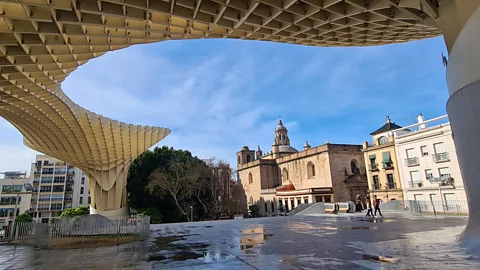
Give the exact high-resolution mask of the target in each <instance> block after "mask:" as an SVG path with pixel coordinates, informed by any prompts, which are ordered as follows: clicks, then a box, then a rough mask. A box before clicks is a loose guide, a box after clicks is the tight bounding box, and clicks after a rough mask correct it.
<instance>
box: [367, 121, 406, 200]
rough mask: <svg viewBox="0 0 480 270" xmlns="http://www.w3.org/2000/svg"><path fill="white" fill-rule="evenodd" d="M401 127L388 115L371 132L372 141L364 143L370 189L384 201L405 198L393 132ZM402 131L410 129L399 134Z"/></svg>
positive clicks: (371, 193)
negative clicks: (381, 123)
mask: <svg viewBox="0 0 480 270" xmlns="http://www.w3.org/2000/svg"><path fill="white" fill-rule="evenodd" d="M400 128H401V126H399V125H397V124H395V123H393V122H392V121H391V120H390V117H388V116H387V119H386V123H385V124H384V125H383V126H381V127H380V128H379V129H377V130H376V131H374V132H372V133H370V135H371V136H372V142H370V143H369V142H364V143H363V149H362V151H363V152H364V155H365V166H366V168H367V179H368V186H369V190H368V191H369V193H370V195H372V196H374V195H376V196H377V198H378V199H381V200H382V201H383V202H388V201H390V200H403V194H402V185H401V181H400V176H399V173H398V161H397V156H396V153H395V136H394V134H393V130H396V129H400ZM402 132H407V133H408V130H404V131H399V134H400V133H402Z"/></svg>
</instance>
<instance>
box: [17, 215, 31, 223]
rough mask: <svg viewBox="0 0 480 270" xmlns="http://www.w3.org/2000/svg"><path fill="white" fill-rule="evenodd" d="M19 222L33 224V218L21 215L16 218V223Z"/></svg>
mask: <svg viewBox="0 0 480 270" xmlns="http://www.w3.org/2000/svg"><path fill="white" fill-rule="evenodd" d="M17 222H33V218H32V217H31V216H29V215H27V214H21V215H19V216H17V217H16V218H15V223H17Z"/></svg>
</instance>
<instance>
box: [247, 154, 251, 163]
mask: <svg viewBox="0 0 480 270" xmlns="http://www.w3.org/2000/svg"><path fill="white" fill-rule="evenodd" d="M248 162H250V155H247V163H248Z"/></svg>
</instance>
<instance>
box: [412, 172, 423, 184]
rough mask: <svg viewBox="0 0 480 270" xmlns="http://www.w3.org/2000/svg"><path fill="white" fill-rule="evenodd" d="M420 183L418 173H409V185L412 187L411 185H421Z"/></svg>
mask: <svg viewBox="0 0 480 270" xmlns="http://www.w3.org/2000/svg"><path fill="white" fill-rule="evenodd" d="M421 182H422V181H421V180H420V173H419V172H418V171H411V172H410V183H411V185H412V187H413V185H415V184H418V183H421Z"/></svg>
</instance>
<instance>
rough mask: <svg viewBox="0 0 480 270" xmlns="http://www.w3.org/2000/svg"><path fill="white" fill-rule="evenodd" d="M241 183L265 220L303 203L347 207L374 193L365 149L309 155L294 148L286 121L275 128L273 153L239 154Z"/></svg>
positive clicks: (327, 149) (327, 148)
mask: <svg viewBox="0 0 480 270" xmlns="http://www.w3.org/2000/svg"><path fill="white" fill-rule="evenodd" d="M237 173H238V180H239V182H240V183H241V184H242V186H243V188H244V190H245V194H246V196H247V201H248V205H253V204H256V205H258V206H259V207H260V212H261V214H262V215H263V216H272V215H277V214H278V208H279V207H280V206H281V207H282V208H283V209H285V210H287V211H291V210H293V209H295V208H296V207H297V206H298V205H300V204H303V203H315V202H346V201H349V200H354V199H355V196H356V195H357V194H361V195H362V196H363V197H365V195H366V194H367V191H368V182H367V178H366V170H365V161H364V154H363V152H362V146H361V145H349V144H331V143H328V142H326V143H325V144H323V145H320V146H317V147H311V146H310V145H309V143H308V141H307V142H305V145H304V147H303V151H298V150H297V149H295V148H293V147H292V146H291V145H290V139H289V137H288V130H287V128H286V127H285V126H284V125H283V123H282V120H280V121H279V122H278V126H277V128H276V129H275V139H274V142H273V145H272V151H271V152H269V153H263V152H262V150H261V149H260V146H258V149H257V151H254V150H250V149H249V147H248V146H244V147H243V148H242V150H240V151H239V152H237Z"/></svg>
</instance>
